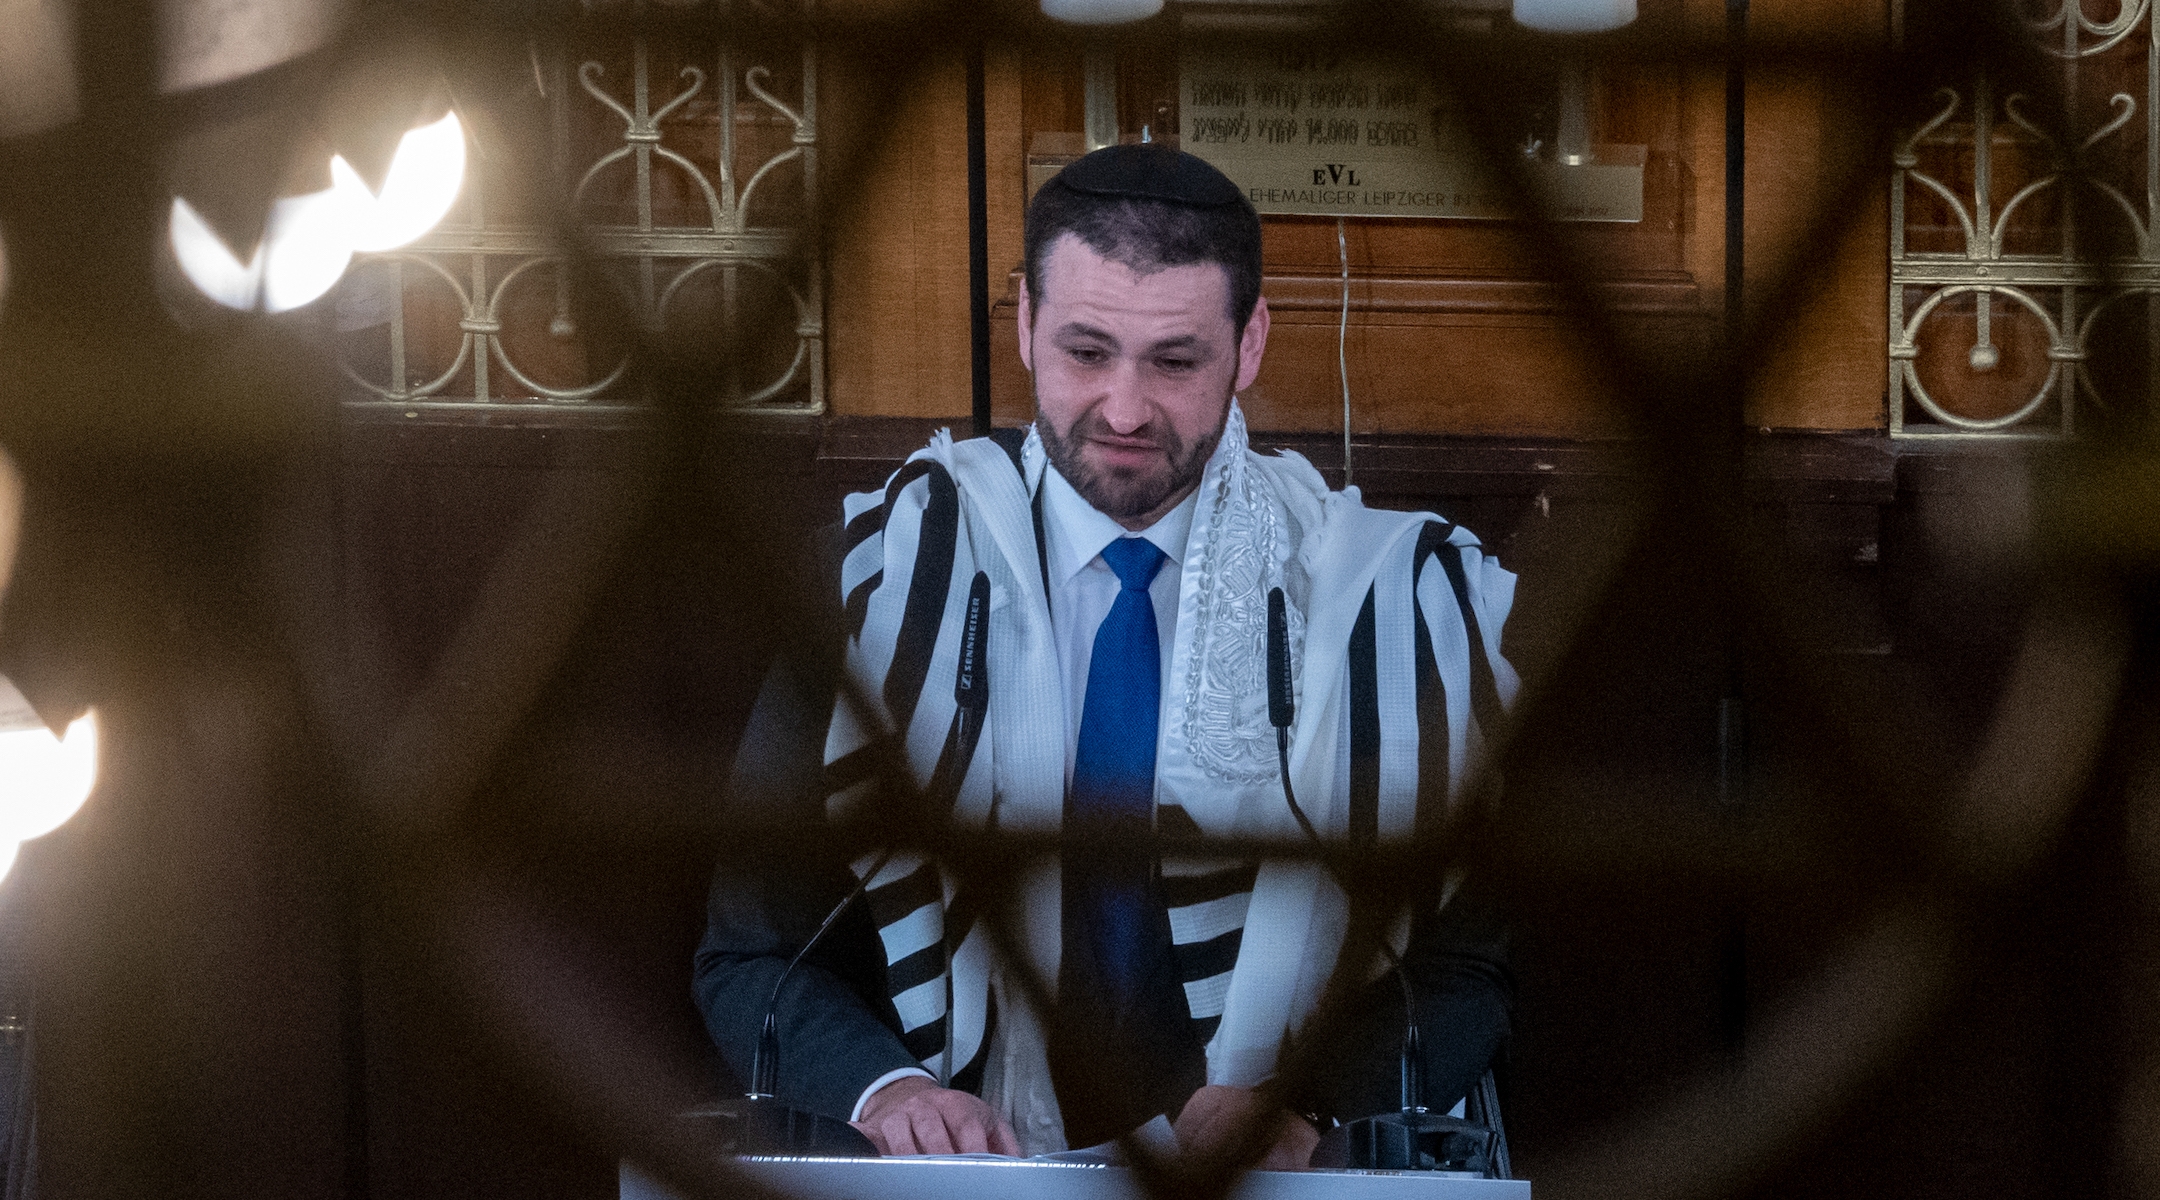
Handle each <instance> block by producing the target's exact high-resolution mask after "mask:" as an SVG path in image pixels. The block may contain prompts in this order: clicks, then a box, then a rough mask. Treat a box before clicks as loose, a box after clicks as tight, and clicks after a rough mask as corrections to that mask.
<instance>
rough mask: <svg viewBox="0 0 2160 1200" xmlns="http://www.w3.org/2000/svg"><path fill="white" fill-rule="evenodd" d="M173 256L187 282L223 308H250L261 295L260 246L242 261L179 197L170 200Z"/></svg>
mask: <svg viewBox="0 0 2160 1200" xmlns="http://www.w3.org/2000/svg"><path fill="white" fill-rule="evenodd" d="M171 224H172V248H173V257H174V258H176V259H178V260H180V270H181V272H182V273H183V274H185V275H186V276H187V277H188V282H190V283H192V284H194V285H195V286H196V287H197V288H200V289H201V290H202V294H203V295H205V296H208V297H210V298H211V299H212V300H215V301H217V302H218V303H219V304H222V305H224V306H225V307H227V308H253V307H255V298H256V297H257V296H259V295H261V294H262V249H261V248H260V247H257V248H256V251H255V254H254V256H253V257H251V258H249V259H248V261H247V262H245V263H243V262H241V261H240V259H239V258H238V257H237V256H236V255H234V254H233V252H232V248H231V247H229V246H227V245H226V244H225V239H224V238H221V237H219V236H218V235H217V231H216V230H214V229H212V228H210V222H208V221H205V220H203V219H202V214H201V213H198V212H196V211H195V206H194V205H192V204H189V203H188V202H187V201H186V200H184V199H182V198H181V197H178V196H175V197H173V202H172V222H171Z"/></svg>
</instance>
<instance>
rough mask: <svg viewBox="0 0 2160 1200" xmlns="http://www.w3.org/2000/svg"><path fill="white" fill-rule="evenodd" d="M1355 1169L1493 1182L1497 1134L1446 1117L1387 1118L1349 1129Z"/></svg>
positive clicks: (1419, 1113)
mask: <svg viewBox="0 0 2160 1200" xmlns="http://www.w3.org/2000/svg"><path fill="white" fill-rule="evenodd" d="M1343 1128H1344V1129H1345V1130H1346V1131H1347V1132H1348V1133H1349V1135H1350V1137H1349V1140H1350V1147H1349V1149H1350V1165H1351V1166H1352V1167H1358V1168H1362V1169H1365V1170H1369V1171H1462V1172H1468V1173H1472V1174H1476V1175H1480V1176H1484V1177H1487V1178H1490V1177H1491V1176H1492V1173H1493V1171H1492V1164H1493V1147H1494V1144H1495V1142H1496V1141H1497V1140H1498V1137H1497V1135H1496V1134H1494V1133H1493V1131H1492V1130H1491V1129H1490V1128H1488V1127H1486V1126H1484V1125H1479V1124H1477V1123H1475V1122H1472V1121H1465V1120H1462V1119H1461V1118H1459V1117H1450V1116H1448V1115H1446V1114H1444V1113H1436V1112H1427V1111H1425V1110H1423V1109H1411V1110H1407V1111H1404V1112H1392V1113H1382V1114H1380V1115H1379V1116H1376V1117H1366V1118H1365V1119H1364V1120H1362V1121H1352V1122H1350V1123H1349V1124H1347V1125H1345V1126H1344V1127H1343Z"/></svg>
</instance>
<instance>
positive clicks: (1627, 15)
mask: <svg viewBox="0 0 2160 1200" xmlns="http://www.w3.org/2000/svg"><path fill="white" fill-rule="evenodd" d="M1634 20H1635V0H1515V23H1516V24H1517V25H1522V26H1525V27H1527V28H1530V29H1537V30H1542V31H1543V32H1546V33H1604V32H1606V31H1608V30H1613V29H1618V28H1620V27H1621V26H1623V25H1626V24H1629V23H1630V22H1632V21H1634Z"/></svg>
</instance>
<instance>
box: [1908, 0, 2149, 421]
mask: <svg viewBox="0 0 2160 1200" xmlns="http://www.w3.org/2000/svg"><path fill="white" fill-rule="evenodd" d="M2110 4H2111V5H2112V6H2113V7H2114V8H2115V12H2114V15H2112V16H2110V17H2107V18H2104V19H2102V18H2095V17H2093V16H2090V15H2088V13H2087V11H2086V2H2085V0H2060V2H2059V3H2058V4H2057V5H2056V7H2055V11H2054V12H2053V13H2052V14H2050V15H2046V16H2041V17H2034V16H2032V15H2030V10H2020V11H2021V13H2023V14H2024V15H2023V19H2024V20H2025V23H2026V26H2027V29H2028V30H2029V31H2030V33H2031V34H2032V35H2033V36H2034V37H2035V38H2036V39H2038V40H2039V43H2040V45H2041V46H2042V48H2044V49H2045V50H2046V51H2047V53H2048V55H2049V56H2050V58H2051V59H2052V61H2053V62H2054V63H2056V64H2057V66H2058V67H2059V69H2060V71H2061V72H2062V87H2063V90H2062V95H2064V96H2067V97H2070V98H2071V100H2070V105H2071V109H2070V112H2069V114H2068V123H2067V126H2068V128H2069V129H2071V130H2073V131H2075V132H2074V133H2072V134H2071V136H2070V139H2059V138H2058V136H2057V135H2056V134H2055V133H2054V132H2053V131H2052V130H2051V129H2049V128H2045V127H2044V124H2045V123H2043V122H2041V121H2039V120H2037V119H2035V116H2034V113H2035V111H2036V104H2037V102H2036V100H2035V99H2034V98H2033V97H2030V96H2027V95H2025V94H2023V93H2021V92H2017V91H2011V92H2009V93H2008V94H1999V89H1998V87H1997V86H1996V83H1995V81H1994V80H1991V79H1990V78H1988V77H1987V76H1986V75H1985V74H1981V73H1976V74H1974V75H1973V76H1972V77H1971V82H1970V83H1969V85H1967V86H1965V87H1963V88H1960V87H1944V88H1942V89H1941V90H1940V91H1938V92H1937V93H1936V95H1935V98H1936V101H1937V102H1938V104H1939V107H1938V108H1937V109H1936V110H1935V112H1934V113H1933V115H1932V116H1931V117H1930V118H1929V119H1928V120H1927V121H1926V122H1925V123H1923V124H1922V125H1920V126H1919V128H1918V129H1916V130H1913V131H1912V132H1911V133H1910V134H1909V136H1906V137H1905V138H1903V140H1901V141H1900V142H1899V143H1898V146H1897V150H1896V156H1895V166H1896V171H1895V174H1894V176H1893V179H1892V185H1891V191H1890V345H1889V356H1890V370H1889V376H1890V378H1889V406H1890V432H1891V433H1892V435H1894V436H1902V437H1921V436H1928V437H2034V436H2040V437H2047V436H2061V435H2065V434H2068V433H2070V432H2072V431H2073V430H2074V429H2075V428H2076V427H2077V424H2078V421H2079V420H2080V409H2081V406H2084V405H2094V406H2098V407H2099V408H2101V409H2103V410H2104V409H2105V408H2107V407H2108V406H2110V405H2112V404H2117V403H2121V402H2122V401H2123V397H2122V396H2121V395H2120V394H2119V391H2120V389H2112V388H2109V387H2107V386H2103V383H2102V381H2100V380H2098V379H2096V378H2095V375H2094V373H2093V371H2092V370H2091V369H2090V367H2089V365H2088V364H2089V363H2090V362H2091V359H2092V349H2093V347H2094V345H2095V343H2096V339H2100V338H2107V337H2123V336H2138V337H2147V338H2150V337H2152V335H2153V332H2154V331H2155V330H2156V329H2160V301H2154V300H2151V299H2150V298H2151V297H2154V296H2155V295H2156V294H2160V246H2156V245H2155V237H2154V234H2155V230H2156V227H2160V108H2156V107H2155V100H2156V99H2160V41H2156V38H2160V29H2156V26H2155V23H2154V21H2153V20H2152V11H2151V10H2152V3H2151V0H2102V5H2103V8H2104V7H2106V6H2108V5H2110ZM1902 9H1903V2H1902V0H1898V3H1897V10H1898V12H1899V15H1900V16H1902ZM2141 132H2142V134H2143V142H2142V144H2140V143H2139V142H2138V140H2137V139H2138V136H2139V134H2140V133H2141ZM2062 140H2075V141H2076V142H2077V144H2076V145H2074V146H2066V145H2063V144H2060V143H2061V141H2062ZM2066 179H2075V180H2076V183H2075V184H2074V185H2068V186H2075V187H2077V188H2086V189H2091V191H2090V192H2089V193H2088V194H2086V195H2082V196H2065V195H2064V192H2065V190H2066V184H2065V180H2066ZM2089 214H2104V220H2105V222H2106V225H2107V226H2108V227H2105V228H2092V229H2080V228H2079V219H2080V218H2081V217H2085V218H2086V219H2088V220H2090V216H2089ZM2156 344H2160V343H2156ZM2156 377H2160V375H2156Z"/></svg>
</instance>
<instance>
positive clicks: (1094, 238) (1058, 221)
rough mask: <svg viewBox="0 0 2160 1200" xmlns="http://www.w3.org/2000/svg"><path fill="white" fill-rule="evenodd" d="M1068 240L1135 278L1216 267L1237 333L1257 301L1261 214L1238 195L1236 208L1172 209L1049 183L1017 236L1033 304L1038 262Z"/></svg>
mask: <svg viewBox="0 0 2160 1200" xmlns="http://www.w3.org/2000/svg"><path fill="white" fill-rule="evenodd" d="M1068 233H1069V234H1072V235H1073V236H1075V237H1077V238H1079V239H1080V240H1081V241H1082V242H1085V243H1086V244H1087V246H1088V248H1089V249H1091V250H1093V251H1095V253H1097V254H1100V255H1102V256H1103V257H1104V258H1107V259H1110V260H1111V261H1113V262H1121V263H1124V264H1125V265H1126V266H1128V267H1131V268H1132V269H1133V270H1135V271H1141V272H1148V271H1157V270H1161V269H1162V268H1164V267H1182V266H1187V265H1190V264H1192V263H1220V264H1222V268H1223V270H1224V271H1226V272H1228V273H1229V276H1230V323H1231V324H1232V325H1235V326H1236V327H1237V330H1238V332H1239V333H1240V334H1242V333H1244V332H1245V323H1246V322H1247V321H1250V320H1251V319H1252V314H1253V308H1254V306H1255V305H1257V304H1258V303H1259V302H1260V214H1259V213H1257V212H1255V211H1253V206H1252V203H1251V202H1250V201H1248V200H1246V199H1245V198H1244V197H1243V196H1242V195H1241V196H1239V197H1238V199H1237V202H1236V203H1235V204H1217V205H1207V206H1202V205H1194V204H1179V203H1177V202H1175V201H1171V200H1156V199H1144V198H1136V197H1128V196H1102V195H1094V194H1090V193H1088V192H1082V191H1079V190H1077V189H1074V188H1070V187H1067V186H1066V185H1065V183H1064V181H1063V180H1062V179H1061V178H1052V179H1051V180H1050V181H1049V182H1047V183H1045V184H1043V185H1042V187H1041V189H1039V190H1038V191H1037V192H1036V193H1035V199H1034V200H1032V201H1030V202H1029V204H1028V209H1027V225H1026V228H1025V231H1024V233H1023V235H1022V244H1023V246H1024V254H1025V257H1024V258H1023V260H1022V264H1023V265H1022V270H1023V271H1024V272H1025V273H1026V277H1027V286H1028V295H1029V296H1031V297H1033V298H1034V300H1035V302H1036V303H1037V304H1040V303H1041V302H1042V296H1043V285H1042V271H1043V260H1044V259H1045V258H1047V257H1048V256H1049V253H1050V248H1051V247H1052V246H1054V245H1056V244H1057V240H1058V239H1059V238H1060V237H1063V236H1064V235H1066V234H1068Z"/></svg>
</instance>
